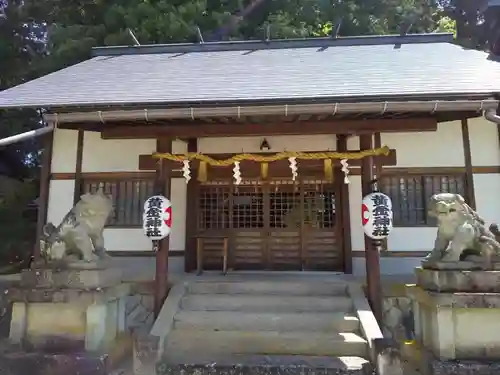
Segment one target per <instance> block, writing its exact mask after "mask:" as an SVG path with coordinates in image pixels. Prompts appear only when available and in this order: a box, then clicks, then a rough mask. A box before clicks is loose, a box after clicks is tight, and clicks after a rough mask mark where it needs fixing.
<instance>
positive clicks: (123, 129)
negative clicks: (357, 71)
mask: <svg viewBox="0 0 500 375" xmlns="http://www.w3.org/2000/svg"><path fill="white" fill-rule="evenodd" d="M436 130H437V120H436V119H434V118H419V119H373V120H336V121H295V122H272V123H271V122H270V123H217V122H215V123H211V124H195V125H189V124H175V123H173V124H170V123H164V124H162V125H146V124H142V125H135V126H124V125H122V126H120V125H115V126H113V127H109V128H103V129H102V130H101V137H102V138H103V139H141V138H156V137H170V138H173V137H178V138H201V137H238V136H269V135H303V134H306V133H307V134H308V135H311V134H332V133H335V134H366V133H368V134H372V133H374V132H375V131H379V132H384V133H386V132H422V131H436Z"/></svg>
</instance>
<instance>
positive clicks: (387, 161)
mask: <svg viewBox="0 0 500 375" xmlns="http://www.w3.org/2000/svg"><path fill="white" fill-rule="evenodd" d="M357 151H359V150H355V151H351V152H357ZM325 152H326V151H325ZM272 154H274V153H272V152H267V153H259V155H272ZM233 155H234V154H210V155H209V156H210V157H212V158H214V159H227V158H230V157H231V156H233ZM374 159H376V160H377V163H381V164H383V165H396V164H397V155H396V150H390V153H389V155H387V156H377V157H375V158H374ZM164 162H165V164H166V165H169V166H170V168H171V169H174V170H175V169H180V168H182V165H181V163H179V162H174V161H169V160H165V161H164ZM198 163H199V162H198V161H196V160H194V161H192V162H191V168H193V169H197V168H198ZM298 163H299V168H300V169H302V170H303V169H311V170H315V169H323V161H322V160H299V161H298ZM288 164H289V163H288V160H279V161H276V162H272V163H269V175H270V176H271V175H272V174H273V173H279V171H280V170H287V171H288V172H289V171H290V167H289V165H288ZM333 164H334V165H335V166H339V165H340V160H333ZM157 165H158V159H155V158H153V157H152V155H139V170H141V171H152V170H155V169H156V166H157ZM349 165H350V166H360V165H361V160H349ZM217 169H228V168H227V167H211V168H209V170H217ZM231 169H232V168H231ZM254 169H255V170H259V172H260V166H259V163H255V162H252V161H242V162H241V170H242V171H243V170H245V171H246V173H249V172H250V171H252V170H254ZM275 176H278V175H276V174H275Z"/></svg>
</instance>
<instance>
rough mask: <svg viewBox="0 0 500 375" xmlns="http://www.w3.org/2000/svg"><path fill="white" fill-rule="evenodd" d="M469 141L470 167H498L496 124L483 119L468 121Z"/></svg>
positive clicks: (498, 147)
mask: <svg viewBox="0 0 500 375" xmlns="http://www.w3.org/2000/svg"><path fill="white" fill-rule="evenodd" d="M469 139H470V149H471V159H472V166H497V165H500V145H499V144H498V130H497V125H496V124H494V123H492V122H490V121H488V120H486V119H485V118H484V117H478V118H474V119H469ZM476 195H477V193H476Z"/></svg>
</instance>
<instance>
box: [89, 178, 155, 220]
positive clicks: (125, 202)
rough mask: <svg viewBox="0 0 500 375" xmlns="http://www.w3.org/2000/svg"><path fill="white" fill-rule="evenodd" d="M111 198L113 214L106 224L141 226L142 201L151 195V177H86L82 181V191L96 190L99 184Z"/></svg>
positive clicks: (152, 184) (152, 185)
mask: <svg viewBox="0 0 500 375" xmlns="http://www.w3.org/2000/svg"><path fill="white" fill-rule="evenodd" d="M101 185H102V188H103V190H104V192H105V193H106V194H109V195H111V197H112V199H113V208H114V210H113V216H112V217H111V219H110V221H109V224H108V226H111V227H113V226H114V227H116V226H118V227H121V226H125V227H135V226H142V211H143V208H144V202H145V201H146V199H148V197H150V196H151V195H153V192H154V181H153V179H132V180H131V179H127V180H126V181H123V180H116V179H114V180H96V179H87V180H84V181H83V183H82V191H83V193H87V192H96V191H97V190H98V189H99V186H101Z"/></svg>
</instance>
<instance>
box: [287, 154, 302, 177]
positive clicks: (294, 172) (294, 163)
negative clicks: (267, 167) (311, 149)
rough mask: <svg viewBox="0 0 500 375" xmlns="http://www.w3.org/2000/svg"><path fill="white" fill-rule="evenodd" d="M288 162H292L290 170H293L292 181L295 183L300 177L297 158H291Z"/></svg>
mask: <svg viewBox="0 0 500 375" xmlns="http://www.w3.org/2000/svg"><path fill="white" fill-rule="evenodd" d="M288 161H289V162H290V169H291V170H292V180H293V181H295V179H296V178H297V176H298V175H299V174H298V173H297V170H298V168H297V158H296V157H295V156H291V157H289V158H288Z"/></svg>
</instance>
